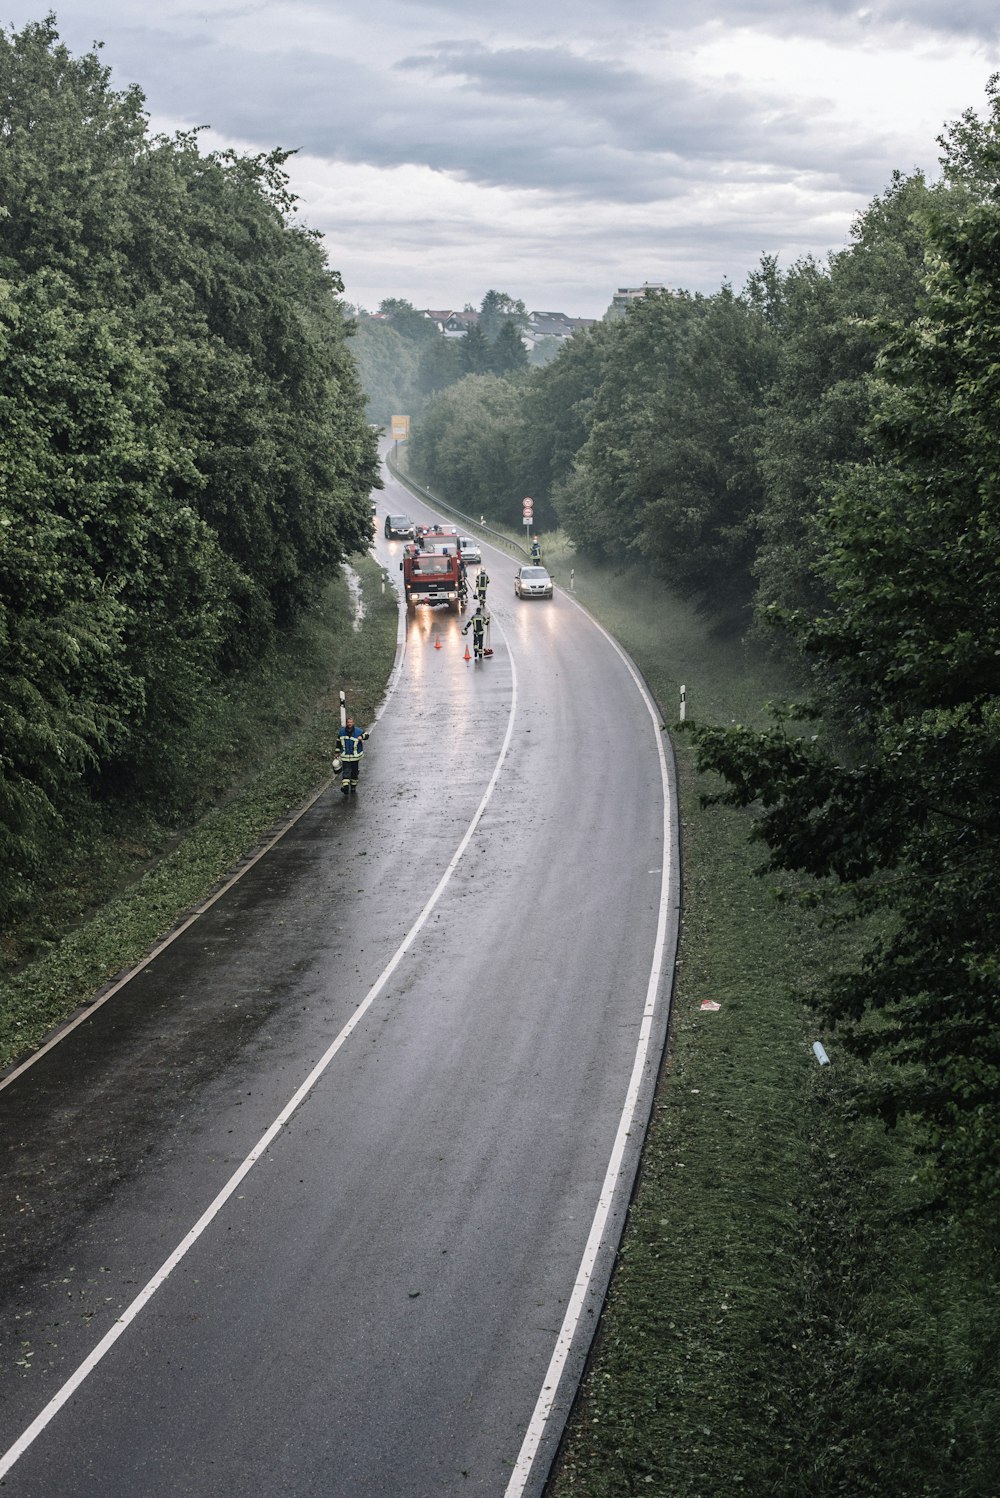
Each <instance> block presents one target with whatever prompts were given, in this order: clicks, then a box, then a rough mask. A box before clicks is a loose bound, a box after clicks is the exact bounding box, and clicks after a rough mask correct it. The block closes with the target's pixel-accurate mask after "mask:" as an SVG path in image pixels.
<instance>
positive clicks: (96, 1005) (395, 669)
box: [0, 610, 406, 1092]
mask: <svg viewBox="0 0 1000 1498" xmlns="http://www.w3.org/2000/svg"><path fill="white" fill-rule="evenodd" d="M405 656H406V614H405V613H404V612H403V611H402V610H400V613H399V617H398V620H397V624H396V659H395V660H394V662H393V666H392V670H391V672H390V673H389V680H388V681H387V682H386V688H385V695H384V696H383V698H382V701H381V702H380V703H379V705H378V709H377V710H376V713H375V717H374V719H373V722H375V723H377V722H378V720H379V718H381V716H382V714H383V713H384V712H385V710H386V708H387V707H388V705H389V698H390V697H391V695H392V693H393V692H394V691H395V689H396V687H397V686H398V684H399V678H400V676H401V675H402V671H403V661H404V658H405ZM334 779H336V777H335V776H331V778H330V779H329V780H325V781H324V782H323V784H322V785H321V786H320V788H319V790H318V791H317V792H316V794H315V795H314V796H310V798H309V800H308V801H307V802H306V803H305V805H304V806H301V807H300V808H299V810H298V811H297V812H296V813H295V815H294V816H293V817H292V819H291V821H290V822H286V823H285V825H284V826H283V827H282V828H281V829H280V831H278V832H276V833H275V835H274V837H272V838H271V839H270V841H269V842H267V843H265V844H264V846H263V847H262V848H260V849H259V850H258V851H257V852H256V853H255V854H254V856H253V857H252V858H250V859H248V860H247V862H246V863H245V864H242V865H241V866H240V868H239V869H237V871H236V873H235V874H233V875H231V877H230V878H229V879H227V880H226V882H225V884H223V885H222V887H221V888H220V889H217V890H216V891H215V894H214V895H212V896H211V897H210V898H209V899H208V900H204V901H203V902H202V903H201V904H200V905H197V906H196V907H195V908H194V910H192V912H191V914H190V915H189V916H188V917H187V919H186V920H185V921H182V922H181V924H180V925H179V926H177V927H176V928H175V929H174V930H173V931H171V933H170V935H169V936H165V937H164V938H163V940H162V941H160V942H157V944H156V946H155V947H153V948H152V950H151V951H149V952H147V953H146V955H145V957H143V958H142V959H141V960H140V961H139V962H137V963H135V964H134V965H133V966H132V967H130V968H129V970H128V972H127V973H123V974H122V976H121V977H120V978H119V979H118V981H117V982H116V983H113V984H112V985H111V987H110V988H109V989H108V990H107V992H106V993H102V994H101V996H100V998H97V999H94V1000H93V1002H92V1003H89V1004H88V1005H87V1007H86V1008H85V1009H83V1010H81V1012H80V1013H79V1014H78V1015H77V1016H76V1017H75V1019H71V1020H70V1021H69V1022H68V1023H67V1024H65V1025H63V1027H62V1029H60V1030H57V1031H56V1033H55V1034H54V1035H51V1036H50V1037H49V1039H48V1040H47V1041H46V1042H45V1044H44V1045H42V1046H39V1048H38V1050H37V1051H33V1052H32V1053H31V1055H30V1056H28V1057H26V1059H25V1060H24V1061H22V1062H21V1064H20V1066H16V1067H15V1068H14V1070H13V1071H11V1072H8V1073H7V1075H6V1076H5V1077H0V1092H2V1091H3V1090H4V1088H5V1087H9V1086H10V1084H11V1082H13V1081H15V1080H16V1079H17V1078H18V1077H20V1076H21V1075H22V1074H23V1073H24V1072H26V1071H27V1070H28V1068H29V1066H34V1064H35V1062H36V1061H40V1060H41V1059H42V1057H43V1056H44V1055H46V1054H47V1053H48V1052H49V1051H51V1050H52V1049H53V1047H54V1046H57V1045H59V1043H60V1041H63V1040H65V1039H66V1037H67V1035H71V1034H72V1033H73V1031H74V1030H75V1029H76V1027H77V1025H82V1024H83V1022H84V1020H87V1019H90V1016H91V1015H92V1014H96V1013H97V1011H98V1009H100V1008H102V1007H103V1005H105V1004H106V1003H107V1002H108V1000H109V999H113V998H114V996H115V994H116V993H119V992H120V991H121V990H122V989H123V988H124V987H125V985H126V983H131V982H132V979H133V978H137V977H138V976H139V974H140V973H141V972H142V970H143V969H144V968H147V967H148V966H149V964H150V963H151V962H152V961H153V960H154V959H155V958H157V957H159V955H160V953H161V952H165V951H166V949H167V948H168V947H169V946H170V945H171V944H172V943H173V942H175V941H176V940H177V938H178V937H179V936H183V935H184V932H185V931H186V930H187V929H188V927H189V926H193V925H194V923H195V921H197V920H198V919H199V918H200V917H201V916H203V915H204V914H205V912H206V910H211V908H212V906H213V905H214V904H215V902H216V900H221V899H222V897H223V895H225V894H228V893H229V891H230V890H231V889H232V887H233V885H234V884H238V883H239V882H240V880H241V879H242V878H243V876H244V874H249V872H250V870H251V869H252V868H253V866H254V864H257V863H259V862H260V860H261V859H262V858H263V857H264V856H265V854H267V853H270V851H271V849H272V848H273V847H274V845H275V843H279V842H280V841H281V839H282V838H283V837H284V836H285V834H286V833H288V832H291V830H292V828H293V827H294V826H295V824H296V822H298V821H300V820H301V818H302V817H304V816H305V814H306V812H307V811H310V810H311V809H312V808H313V807H314V806H315V805H316V802H317V801H318V800H319V798H320V796H322V795H323V793H324V792H325V791H326V790H327V789H328V788H329V786H331V785H332V784H333V781H334Z"/></svg>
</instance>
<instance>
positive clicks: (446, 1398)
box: [0, 478, 678, 1498]
mask: <svg viewBox="0 0 1000 1498" xmlns="http://www.w3.org/2000/svg"><path fill="white" fill-rule="evenodd" d="M386 483H387V488H386V492H385V495H384V496H383V500H382V504H381V505H380V518H381V513H382V512H384V511H386V510H388V511H392V512H395V511H397V510H403V511H404V512H407V513H410V514H411V515H413V516H414V517H415V518H416V517H417V515H418V514H421V515H422V514H423V513H424V510H423V507H422V506H420V505H419V504H418V502H417V501H416V500H414V499H413V498H412V497H411V496H410V495H408V494H407V493H406V492H405V491H403V490H401V489H400V488H399V487H398V486H397V485H396V483H395V481H394V480H392V479H391V478H387V480H386ZM377 549H378V553H379V555H380V556H381V558H382V559H383V561H384V562H385V565H386V567H387V570H389V572H390V576H392V577H393V580H395V577H397V576H398V573H394V572H393V570H392V569H394V568H395V567H396V565H397V562H398V556H399V550H400V548H399V546H398V545H396V544H389V543H385V542H382V541H381V540H380V541H379V542H378V547H377ZM484 560H485V564H486V566H487V568H488V570H489V573H490V576H491V585H490V592H489V603H490V608H491V613H492V616H493V620H494V628H493V641H492V643H493V646H494V655H493V657H492V659H490V660H488V661H485V662H482V663H473V662H466V661H465V660H464V649H465V641H464V640H463V638H462V637H461V635H460V633H459V630H460V621H459V620H458V619H457V618H456V617H455V616H452V615H450V614H447V613H444V612H438V611H432V610H428V609H423V608H421V609H418V610H417V611H416V612H415V613H411V614H410V616H409V619H408V623H407V630H406V640H405V652H404V654H403V656H402V660H401V663H400V666H399V669H398V672H397V673H396V676H395V680H394V687H393V690H392V692H391V694H390V696H389V698H388V700H387V702H386V704H385V706H384V709H383V711H382V713H381V714H380V718H379V720H378V722H377V724H376V725H375V726H374V727H373V730H372V736H371V740H370V742H369V746H368V753H367V755H366V757H365V762H364V765H363V769H362V783H361V787H360V790H359V793H358V795H357V796H356V797H351V798H348V799H346V800H345V799H344V798H343V797H342V796H341V795H340V793H339V790H337V788H336V787H332V788H330V789H328V790H327V791H326V792H324V794H323V795H322V796H320V797H319V799H318V800H317V801H316V802H315V804H314V805H313V806H312V807H311V808H310V809H309V810H308V811H307V812H306V813H305V814H304V815H303V816H302V817H301V818H300V819H299V820H298V821H296V822H295V823H294V825H293V826H292V827H291V828H290V830H289V831H288V832H287V833H286V834H285V835H284V837H283V838H281V840H280V841H279V842H278V843H277V844H276V845H275V846H274V848H273V849H272V850H271V851H270V852H269V853H268V854H267V856H266V857H265V858H263V859H261V860H260V861H258V862H256V863H255V864H254V865H253V866H252V867H250V868H249V869H248V870H247V871H246V872H245V873H244V874H243V876H242V877H241V878H240V879H239V881H238V882H237V883H235V884H234V885H233V886H232V887H231V888H230V889H229V890H228V891H227V892H226V893H225V894H224V895H223V896H222V897H221V898H220V899H218V900H217V901H216V902H215V903H214V904H213V905H212V906H211V907H210V908H209V909H208V910H207V911H206V912H205V913H204V914H203V915H202V916H200V918H199V919H198V920H197V921H195V922H194V923H193V924H192V925H191V926H190V927H189V928H188V929H187V930H186V931H184V932H183V934H182V935H181V936H180V937H178V939H177V940H176V941H173V942H172V943H171V944H170V945H168V946H166V947H165V948H164V949H163V950H162V951H161V952H160V953H159V954H158V955H157V956H156V957H155V958H154V960H153V961H152V962H150V963H149V964H148V965H147V966H146V967H145V968H143V969H142V971H141V972H139V973H138V974H137V975H136V976H135V977H134V978H133V979H132V980H131V981H130V982H129V983H128V984H126V985H125V986H124V987H123V988H122V989H121V990H120V991H119V992H118V993H117V994H116V995H115V996H114V997H113V999H111V1000H110V1001H109V1002H108V1003H107V1004H105V1005H104V1006H103V1007H101V1008H100V1009H98V1010H96V1011H95V1012H94V1013H93V1015H91V1016H90V1017H89V1018H88V1019H87V1020H86V1021H85V1022H84V1023H83V1024H81V1025H80V1026H78V1027H77V1029H75V1030H74V1031H73V1032H72V1033H71V1034H70V1035H68V1036H67V1037H66V1039H65V1040H63V1041H62V1042H60V1043H59V1044H58V1045H56V1046H54V1047H53V1048H52V1049H51V1050H49V1051H48V1052H47V1053H46V1054H45V1055H44V1056H41V1057H40V1058H39V1059H38V1061H37V1062H36V1063H35V1064H33V1065H32V1066H29V1067H28V1068H26V1069H25V1070H24V1071H23V1072H21V1073H20V1074H19V1075H18V1076H16V1077H15V1078H14V1079H13V1080H12V1081H11V1082H10V1084H9V1085H7V1086H5V1087H4V1088H3V1089H2V1090H0V1130H2V1134H0V1137H2V1139H3V1146H2V1155H0V1172H2V1179H0V1193H2V1200H3V1203H4V1206H3V1219H2V1228H3V1258H2V1266H0V1305H2V1312H3V1314H2V1317H0V1325H2V1328H3V1332H2V1337H3V1341H2V1348H0V1452H2V1453H4V1455H3V1456H2V1457H0V1473H2V1474H4V1491H5V1493H10V1494H16V1495H25V1498H27V1495H38V1498H42V1495H44V1498H50V1495H52V1494H54V1493H58V1494H59V1495H60V1498H83V1495H85V1494H86V1495H88V1498H89V1495H92V1494H94V1493H100V1494H101V1495H102V1498H126V1495H127V1498H136V1495H142V1498H179V1495H198V1498H209V1495H213V1498H217V1495H219V1494H222V1493H226V1494H230V1493H231V1494H242V1493H267V1494H294V1495H297V1498H311V1495H314V1494H316V1495H319V1494H323V1495H324V1498H368V1495H382V1494H385V1495H390V1498H439V1495H440V1498H448V1495H451V1494H459V1493H461V1494H482V1495H496V1498H500V1495H504V1494H506V1495H508V1498H520V1495H521V1494H525V1495H530V1494H537V1493H539V1492H540V1491H541V1487H542V1484H543V1482H544V1477H545V1474H546V1472H547V1470H548V1466H549V1463H550V1461H551V1458H552V1455H553V1452H554V1446H555V1442H556V1441H557V1439H558V1435H559V1432H560V1430H561V1427H562V1422H563V1420H564V1419H565V1414H566V1412H567V1410H568V1406H569V1402H570V1401H571V1399H572V1395H573V1392H574V1389H575V1383H576V1379H577V1377H578V1375H579V1372H580V1368H581V1366H582V1358H583V1356H584V1354H585V1351H586V1347H587V1346H588V1345H589V1341H590V1337H591V1334H592V1331H593V1327H594V1323H595V1320H596V1314H597V1310H598V1308H599V1305H600V1300H601V1298H602V1295H603V1291H604V1288H605V1284H606V1279H607V1275H608V1273H609V1272H610V1265H611V1260H612V1258H613V1252H614V1247H615V1244H616V1242H617V1239H618V1235H619V1233H620V1229H621V1225H622V1220H623V1213H624V1210H625V1207H626V1205H627V1200H628V1195H629V1191H630V1188H631V1183H632V1180H633V1178H634V1172H635V1167H636V1163H637V1155H638V1149H639V1146H640V1140H641V1133H642V1129H643V1126H644V1123H645V1118H646V1114H647V1112H648V1108H649V1104H650V1101H651V1096H652V1088H653V1084H654V1081H655V1075H656V1070H657V1067H658V1063H659V1058H660V1054H661V1051H662V1046H663V1043H664V1037H665V1031H666V1021H667V1007H668V1000H669V990H670V982H671V975H672V963H673V951H674V944H675V941H676V907H677V901H678V880H677V874H676V854H677V850H676V813H675V809H674V806H673V804H672V792H671V789H670V787H671V780H670V775H669V773H668V769H667V767H666V761H665V760H664V746H663V736H662V734H661V733H660V730H659V723H658V720H657V716H656V713H655V709H654V708H653V706H652V704H651V703H650V702H649V701H648V698H647V697H646V696H645V694H644V692H643V690H642V689H641V684H640V683H639V681H638V678H637V677H636V676H635V675H634V673H633V672H632V670H631V668H630V666H629V664H628V662H627V661H626V660H625V659H624V657H623V656H622V655H621V653H620V651H618V649H617V647H616V646H615V645H614V643H613V642H612V641H611V640H610V639H609V638H608V637H607V636H606V635H605V634H604V633H603V632H602V631H600V630H599V629H598V628H597V627H596V626H595V625H594V624H593V622H592V621H590V620H589V619H588V617H587V616H586V615H585V614H584V612H583V611H582V610H581V609H579V608H578V606H577V605H576V604H575V602H574V601H573V600H572V599H571V598H570V597H569V596H567V595H565V594H562V593H559V594H557V597H556V599H555V600H554V601H553V602H552V603H548V602H533V603H521V602H520V601H519V600H517V599H515V598H514V596H513V570H514V563H513V562H512V561H511V560H510V558H509V556H504V555H503V554H502V553H498V552H494V551H492V550H490V549H489V548H485V549H484Z"/></svg>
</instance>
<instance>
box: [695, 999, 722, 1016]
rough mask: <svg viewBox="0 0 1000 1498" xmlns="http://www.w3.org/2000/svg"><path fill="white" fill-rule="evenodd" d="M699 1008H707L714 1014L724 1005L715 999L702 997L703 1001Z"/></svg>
mask: <svg viewBox="0 0 1000 1498" xmlns="http://www.w3.org/2000/svg"><path fill="white" fill-rule="evenodd" d="M698 1008H699V1009H707V1010H709V1012H710V1013H712V1014H714V1013H715V1012H716V1010H718V1009H721V1008H722V1005H721V1004H717V1003H716V1002H715V1000H714V999H702V1001H701V1003H700V1004H699V1005H698Z"/></svg>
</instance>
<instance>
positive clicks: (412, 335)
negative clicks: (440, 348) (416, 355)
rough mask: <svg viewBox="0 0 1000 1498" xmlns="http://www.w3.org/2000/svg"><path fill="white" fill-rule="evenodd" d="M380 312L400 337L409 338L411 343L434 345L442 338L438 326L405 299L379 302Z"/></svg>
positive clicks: (388, 299)
mask: <svg viewBox="0 0 1000 1498" xmlns="http://www.w3.org/2000/svg"><path fill="white" fill-rule="evenodd" d="M378 310H379V311H380V312H381V313H382V315H383V317H387V318H388V319H389V321H390V322H391V323H392V325H393V327H394V328H395V329H396V332H397V333H398V334H399V336H400V337H401V338H408V339H409V340H410V341H411V343H418V344H425V343H433V342H434V340H435V339H437V338H440V337H441V334H440V333H439V332H438V328H437V324H436V323H434V322H432V321H431V319H430V318H429V317H425V316H424V314H423V313H422V312H418V311H417V309H416V307H414V305H413V303H412V302H408V301H406V300H405V299H404V298H403V297H385V298H384V299H383V300H382V301H381V302H379V304H378Z"/></svg>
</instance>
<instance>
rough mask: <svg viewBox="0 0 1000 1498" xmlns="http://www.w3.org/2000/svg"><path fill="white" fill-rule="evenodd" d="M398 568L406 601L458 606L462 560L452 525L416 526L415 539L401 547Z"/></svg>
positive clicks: (455, 532) (462, 569) (461, 580)
mask: <svg viewBox="0 0 1000 1498" xmlns="http://www.w3.org/2000/svg"><path fill="white" fill-rule="evenodd" d="M399 567H400V571H401V572H402V574H403V588H404V590H405V593H406V602H407V604H417V603H446V604H447V605H448V607H449V608H450V609H455V610H457V609H458V607H459V595H460V593H461V592H462V591H463V590H462V588H461V584H462V582H463V580H464V569H465V563H464V562H463V561H462V549H461V545H460V543H459V534H458V531H457V530H455V529H454V528H453V527H444V526H440V525H433V526H424V525H420V526H417V530H416V538H415V540H413V541H412V542H410V543H409V545H407V546H404V547H403V560H402V561H401V562H400V564H399Z"/></svg>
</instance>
